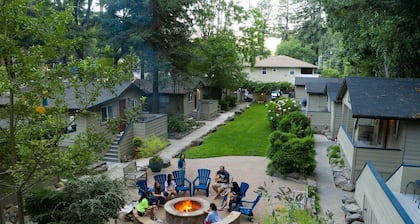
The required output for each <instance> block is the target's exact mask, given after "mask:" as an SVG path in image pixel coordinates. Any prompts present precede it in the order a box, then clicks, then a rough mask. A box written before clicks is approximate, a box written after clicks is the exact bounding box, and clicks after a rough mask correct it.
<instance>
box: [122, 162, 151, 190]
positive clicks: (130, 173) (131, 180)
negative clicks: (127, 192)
mask: <svg viewBox="0 0 420 224" xmlns="http://www.w3.org/2000/svg"><path fill="white" fill-rule="evenodd" d="M123 173H124V181H125V183H126V184H127V186H136V182H137V181H138V180H140V179H145V180H147V167H146V166H138V165H137V163H136V161H134V162H130V163H128V164H127V166H125V167H124V168H123Z"/></svg>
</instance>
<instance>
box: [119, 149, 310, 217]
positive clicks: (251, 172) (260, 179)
mask: <svg viewBox="0 0 420 224" xmlns="http://www.w3.org/2000/svg"><path fill="white" fill-rule="evenodd" d="M177 161H178V159H176V158H173V159H171V166H170V167H167V168H164V169H162V171H161V172H159V173H153V172H151V171H150V170H148V186H149V187H150V186H152V185H153V183H154V180H153V176H154V175H157V174H168V173H170V172H172V171H174V170H176V169H177V167H176V166H177V165H176V164H177ZM267 163H268V160H267V159H266V158H265V157H257V156H227V157H216V158H206V159H188V158H186V164H187V169H186V177H187V179H188V180H190V181H192V180H193V179H194V178H195V177H196V176H197V169H198V168H207V169H210V170H211V177H212V181H213V177H214V175H215V173H216V171H217V170H218V169H219V166H220V165H224V166H225V168H226V170H227V171H228V172H229V173H230V175H231V177H232V178H233V180H234V181H237V182H238V183H240V182H241V181H244V182H247V183H249V184H250V188H249V189H248V191H247V195H246V197H245V198H246V200H251V201H252V200H254V199H255V198H256V196H257V194H256V193H255V192H254V191H255V190H257V188H258V187H259V186H263V185H264V183H266V185H267V188H269V189H271V190H270V191H271V192H277V189H278V188H279V187H290V188H291V189H292V190H296V191H303V190H305V187H306V184H301V183H296V182H293V181H289V180H285V179H282V178H279V177H272V176H269V175H267V174H266V173H265V170H266V166H267ZM129 192H130V195H131V197H132V199H138V195H137V188H135V187H130V188H129ZM188 194H189V192H186V193H185V194H184V193H180V195H179V197H182V196H184V195H185V196H189V195H188ZM214 195H215V194H214V192H213V190H210V196H209V197H206V196H205V192H204V191H199V192H196V194H195V196H196V197H200V198H203V199H205V200H207V201H209V202H210V203H211V202H214V203H215V204H216V205H217V206H218V207H219V206H220V205H221V202H222V199H221V198H218V199H216V200H214V199H213V198H214ZM273 201H274V202H275V204H270V203H269V202H268V201H267V198H263V199H262V200H261V201H260V202H259V203H258V204H257V206H256V207H255V209H254V218H255V220H254V223H263V220H264V217H265V216H266V215H267V214H269V213H270V212H271V211H272V210H273V209H274V208H275V207H276V206H277V205H279V204H281V203H280V202H278V201H276V199H274V200H273ZM218 213H219V216H220V217H221V218H224V217H226V216H227V215H228V214H229V213H228V212H227V210H226V209H225V210H223V211H218ZM156 215H157V217H158V218H159V219H161V220H163V223H167V222H166V220H165V218H166V217H165V209H164V208H163V206H162V207H159V208H158V209H157V210H156ZM111 223H113V222H111ZM118 223H128V222H124V221H118ZM241 223H249V221H248V219H247V217H246V216H241ZM167 224H174V223H167Z"/></svg>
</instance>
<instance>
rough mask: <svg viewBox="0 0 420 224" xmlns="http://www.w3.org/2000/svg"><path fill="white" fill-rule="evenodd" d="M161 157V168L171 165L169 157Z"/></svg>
mask: <svg viewBox="0 0 420 224" xmlns="http://www.w3.org/2000/svg"><path fill="white" fill-rule="evenodd" d="M162 159H163V168H166V167H170V166H171V160H170V159H169V158H162Z"/></svg>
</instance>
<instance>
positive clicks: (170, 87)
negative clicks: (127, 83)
mask: <svg viewBox="0 0 420 224" xmlns="http://www.w3.org/2000/svg"><path fill="white" fill-rule="evenodd" d="M134 82H135V83H136V85H137V86H139V88H140V89H141V90H143V91H144V92H145V93H146V94H149V95H150V94H152V93H153V83H152V81H151V80H146V79H136V80H135V81H134ZM189 89H192V83H191V87H186V86H185V85H182V84H180V85H174V84H173V81H169V82H168V83H166V85H162V84H159V94H187V93H189V92H190V91H189Z"/></svg>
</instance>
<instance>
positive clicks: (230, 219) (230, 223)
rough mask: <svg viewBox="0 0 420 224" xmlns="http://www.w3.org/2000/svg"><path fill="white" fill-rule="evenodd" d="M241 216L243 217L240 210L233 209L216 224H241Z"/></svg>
mask: <svg viewBox="0 0 420 224" xmlns="http://www.w3.org/2000/svg"><path fill="white" fill-rule="evenodd" d="M240 218H241V213H240V212H237V211H232V212H230V213H229V215H228V216H226V217H225V218H223V219H222V220H220V221H219V222H215V223H214V224H239V221H240Z"/></svg>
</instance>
